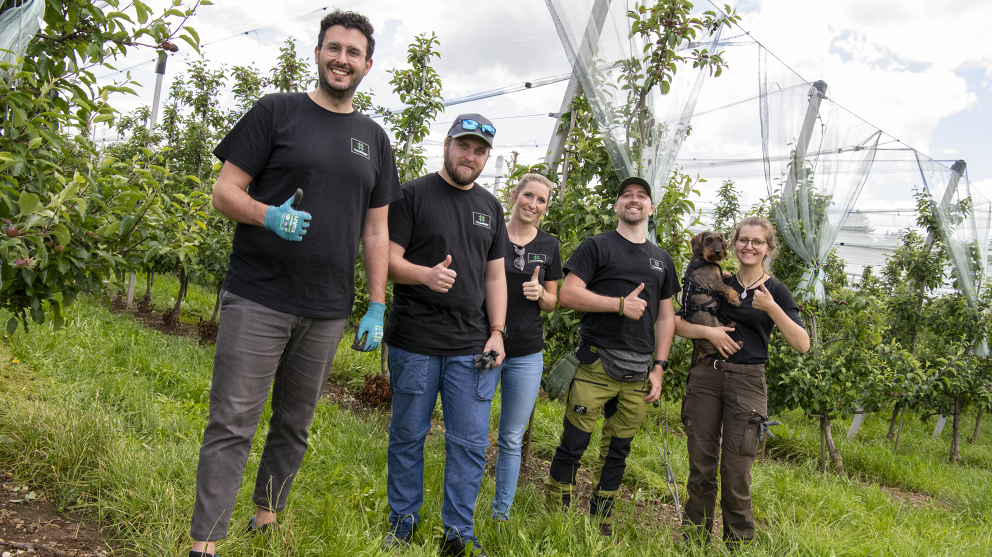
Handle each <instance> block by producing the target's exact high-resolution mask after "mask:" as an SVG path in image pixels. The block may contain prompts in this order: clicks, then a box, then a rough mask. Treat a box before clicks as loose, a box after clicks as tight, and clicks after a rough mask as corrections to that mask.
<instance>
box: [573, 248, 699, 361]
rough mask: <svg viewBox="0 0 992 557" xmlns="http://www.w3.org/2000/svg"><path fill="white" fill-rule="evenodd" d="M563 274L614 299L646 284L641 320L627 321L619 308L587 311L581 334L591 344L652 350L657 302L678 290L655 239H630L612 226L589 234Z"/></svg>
mask: <svg viewBox="0 0 992 557" xmlns="http://www.w3.org/2000/svg"><path fill="white" fill-rule="evenodd" d="M565 272H566V273H575V276H577V277H579V278H580V279H582V280H583V281H585V283H586V287H587V288H588V289H589V290H591V291H593V292H595V293H597V294H600V295H602V296H610V297H613V298H624V297H626V296H628V295H629V294H630V293H631V292H633V291H634V289H635V288H637V286H638V285H640V284H641V283H642V282H643V283H644V290H642V291H641V293H640V294H639V296H640V298H641V299H642V300H645V301H647V304H648V305H647V307H646V308H645V309H644V313H643V314H642V315H641V318H640V319H637V320H634V319H628V318H626V317H624V316H622V315H620V314H619V313H618V312H616V311H611V312H607V313H594V312H586V313H583V314H582V320H581V321H580V323H579V336H580V337H582V340H583V341H584V342H585V343H586V344H590V345H592V346H598V347H602V348H617V349H626V350H633V351H635V352H640V353H643V354H647V353H651V352H654V323H655V321H656V320H657V319H658V308H659V304H660V303H661V301H662V300H665V299H668V298H671V297H672V296H674V295H675V294H676V293H678V292H679V279H678V277H677V276H676V275H675V265H674V264H673V263H672V258H671V256H669V255H668V252H666V251H665V250H663V249H661V248H659V247H658V246H656V245H654V244H652V243H651V242H647V241H645V242H644V243H642V244H635V243H632V242H630V241H629V240H627V239H626V238H624V237H623V236H621V235H620V233H619V232H617V231H615V230H614V231H612V232H606V233H604V234H599V235H598V236H593V237H592V238H586V239H585V240H584V241H583V242H582V244H581V245H579V247H578V249H576V250H575V253H573V254H572V256H571V257H569V258H568V263H566V264H565ZM617 309H618V310H619V309H620V302H619V301H617Z"/></svg>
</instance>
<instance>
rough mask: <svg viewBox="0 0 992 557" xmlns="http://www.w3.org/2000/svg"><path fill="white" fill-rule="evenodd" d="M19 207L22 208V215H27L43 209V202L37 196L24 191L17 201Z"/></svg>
mask: <svg viewBox="0 0 992 557" xmlns="http://www.w3.org/2000/svg"><path fill="white" fill-rule="evenodd" d="M17 206H18V207H20V208H21V212H20V215H26V214H28V213H33V212H35V211H37V210H38V209H41V202H39V201H38V196H37V195H35V194H33V193H31V192H28V191H22V192H21V197H20V198H19V199H18V200H17Z"/></svg>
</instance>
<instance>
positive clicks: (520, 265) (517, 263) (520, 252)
mask: <svg viewBox="0 0 992 557" xmlns="http://www.w3.org/2000/svg"><path fill="white" fill-rule="evenodd" d="M513 252H514V253H516V254H517V258H516V259H514V260H513V266H514V267H516V268H517V269H520V270H521V271H523V270H524V266H525V265H526V263H525V262H524V254H525V253H527V250H526V249H524V248H521V247H519V246H517V245H514V246H513Z"/></svg>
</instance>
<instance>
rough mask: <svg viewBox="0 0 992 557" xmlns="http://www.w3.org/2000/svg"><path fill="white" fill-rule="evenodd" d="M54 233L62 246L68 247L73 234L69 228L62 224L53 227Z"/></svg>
mask: <svg viewBox="0 0 992 557" xmlns="http://www.w3.org/2000/svg"><path fill="white" fill-rule="evenodd" d="M52 233H53V234H55V237H56V238H57V239H58V241H59V245H60V246H68V245H69V242H70V241H71V240H72V234H70V233H69V228H68V227H67V226H66V225H64V224H62V223H58V224H56V225H55V226H53V227H52Z"/></svg>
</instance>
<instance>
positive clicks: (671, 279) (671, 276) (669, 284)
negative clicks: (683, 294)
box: [661, 254, 682, 300]
mask: <svg viewBox="0 0 992 557" xmlns="http://www.w3.org/2000/svg"><path fill="white" fill-rule="evenodd" d="M666 255H667V254H666ZM665 274H666V275H668V276H667V277H665V285H664V286H663V287H662V289H661V299H662V300H667V299H669V298H671V297H673V296H675V295H676V294H678V293H679V291H680V290H681V289H682V286H681V285H680V284H679V276H678V273H676V272H675V263H673V262H672V258H671V257H670V256H669V257H668V272H667V273H665Z"/></svg>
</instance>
